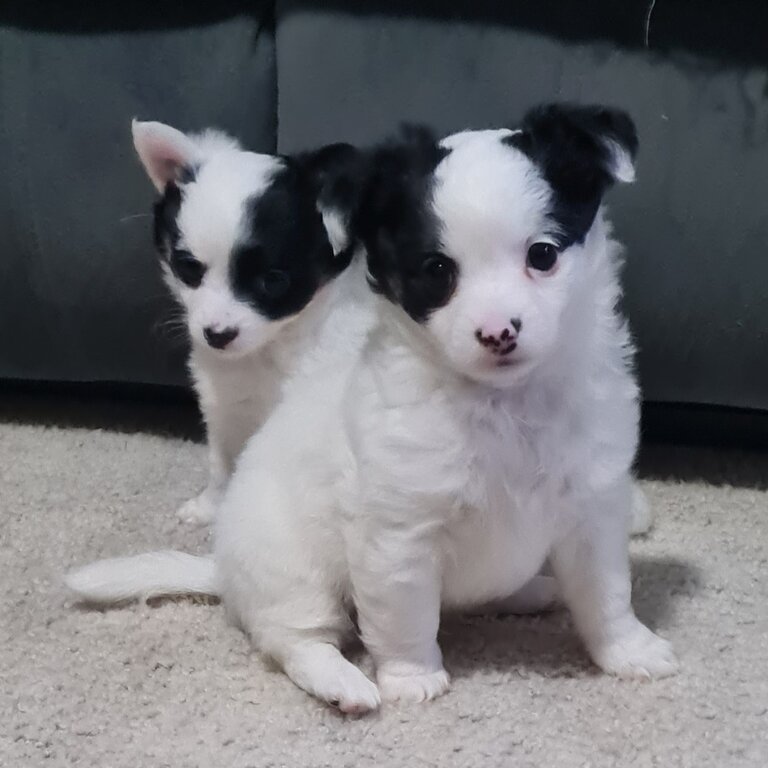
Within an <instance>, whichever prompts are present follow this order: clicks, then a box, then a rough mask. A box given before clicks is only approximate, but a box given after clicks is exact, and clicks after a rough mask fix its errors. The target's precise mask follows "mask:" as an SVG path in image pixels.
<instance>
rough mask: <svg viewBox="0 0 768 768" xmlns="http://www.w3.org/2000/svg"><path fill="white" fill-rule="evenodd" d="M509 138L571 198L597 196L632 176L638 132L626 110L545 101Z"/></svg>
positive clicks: (559, 190)
mask: <svg viewBox="0 0 768 768" xmlns="http://www.w3.org/2000/svg"><path fill="white" fill-rule="evenodd" d="M507 142H508V143H509V144H511V145H513V146H515V147H517V148H518V149H520V150H521V151H523V152H525V154H527V155H528V156H529V157H530V158H531V159H532V160H533V161H534V162H535V163H536V164H537V165H539V166H540V167H541V169H542V171H543V173H544V176H545V178H546V179H547V181H548V182H549V183H550V184H551V185H552V186H553V187H554V188H555V189H556V190H557V191H558V193H560V194H562V195H564V196H565V197H566V198H569V199H571V200H578V199H582V200H584V199H594V198H597V199H598V200H599V199H600V198H601V197H602V195H603V193H604V192H605V191H606V189H608V187H610V186H611V185H612V184H613V183H614V182H617V181H619V182H632V181H634V180H635V155H636V154H637V143H638V142H637V131H636V129H635V125H634V123H633V122H632V119H631V118H630V117H629V115H628V114H627V113H626V112H623V111H622V110H619V109H612V108H609V107H602V106H578V105H570V104H548V105H544V106H541V107H538V108H536V109H533V110H531V111H530V112H528V113H527V114H526V116H525V117H524V119H523V124H522V127H521V130H519V131H516V132H515V133H513V134H512V135H511V136H509V137H508V139H507Z"/></svg>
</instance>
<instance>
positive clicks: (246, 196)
mask: <svg viewBox="0 0 768 768" xmlns="http://www.w3.org/2000/svg"><path fill="white" fill-rule="evenodd" d="M133 139H134V145H135V147H136V151H137V152H138V155H139V158H140V159H141V161H142V163H143V165H144V168H145V169H146V171H147V174H148V175H149V178H150V179H151V180H152V182H153V184H154V185H155V187H156V189H157V190H158V192H159V193H160V195H161V197H160V200H159V201H158V202H157V203H156V205H155V209H154V217H155V224H154V233H155V245H156V247H157V250H158V252H159V254H160V261H161V265H162V268H163V272H164V276H165V280H166V283H167V284H168V287H169V288H170V290H171V292H172V294H173V296H174V297H175V298H176V300H177V301H178V303H179V304H180V306H181V307H182V308H183V310H184V317H185V323H186V327H187V331H188V335H189V339H190V342H191V350H190V357H189V369H190V372H191V375H192V380H193V383H194V386H195V389H196V392H197V395H198V398H199V403H200V408H201V410H202V413H203V416H204V419H205V423H206V426H207V431H208V443H209V449H210V480H209V483H208V487H207V488H206V489H205V490H204V491H203V492H202V493H201V494H200V495H199V496H197V497H195V498H193V499H191V500H190V501H188V502H187V503H186V504H184V505H183V506H182V507H181V509H180V510H179V515H180V517H181V518H182V519H184V520H186V521H189V522H198V523H207V522H209V521H210V520H211V519H212V517H213V515H214V511H215V509H216V507H217V505H218V502H219V500H220V497H221V494H222V492H223V490H224V487H225V485H226V482H227V480H228V478H229V476H230V474H231V472H232V469H233V467H234V462H235V460H236V458H237V456H238V455H239V454H240V451H241V450H242V447H243V445H244V444H245V442H246V440H247V439H248V438H249V437H250V436H251V435H252V434H253V433H254V432H255V431H256V430H257V429H258V428H259V426H260V425H261V424H262V422H263V421H264V419H265V417H266V416H267V414H268V413H269V412H270V410H271V408H272V407H273V405H274V403H275V401H276V399H277V397H278V392H279V390H280V387H281V386H282V383H283V381H284V380H285V378H286V376H288V375H290V373H291V372H292V370H293V369H294V368H295V367H296V366H297V364H299V362H300V351H301V349H304V348H305V347H306V346H307V345H308V344H310V343H311V338H312V333H313V332H312V328H313V325H314V324H315V323H316V322H317V318H315V317H309V316H307V317H306V318H304V322H297V318H298V317H300V316H301V315H302V313H303V312H306V311H307V308H308V307H309V305H310V304H312V302H313V299H314V298H315V297H316V295H317V294H318V292H319V291H320V290H321V289H322V288H323V286H325V285H326V284H327V283H328V282H329V281H330V280H332V279H333V278H334V277H336V276H337V275H338V274H339V273H340V272H342V270H344V269H345V268H346V266H347V265H348V264H349V261H350V258H351V254H352V248H351V247H350V245H349V243H348V240H347V235H346V220H347V218H348V215H349V206H350V204H351V202H352V196H351V187H350V184H349V182H350V181H351V180H353V179H354V173H353V168H354V165H355V163H356V161H357V156H358V153H357V152H356V151H355V150H354V149H353V148H352V147H350V146H349V145H333V146H330V147H325V148H323V149H321V150H319V151H317V152H313V153H308V154H303V155H299V156H295V157H284V156H274V155H266V154H256V153H254V152H246V151H244V150H243V149H241V147H240V146H239V144H238V143H237V142H236V141H235V140H233V139H232V138H230V137H228V136H226V135H225V134H223V133H220V132H218V131H212V130H209V131H206V132H204V133H202V134H199V135H187V134H184V133H182V132H181V131H178V130H176V129H175V128H171V127H170V126H167V125H163V124H161V123H154V122H138V121H134V123H133Z"/></svg>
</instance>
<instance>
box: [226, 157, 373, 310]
mask: <svg viewBox="0 0 768 768" xmlns="http://www.w3.org/2000/svg"><path fill="white" fill-rule="evenodd" d="M358 160H359V155H358V153H357V151H356V150H354V149H353V148H352V147H350V146H348V145H334V146H333V147H326V148H324V149H322V150H319V151H318V152H316V153H312V154H306V155H301V156H298V157H296V158H284V161H285V165H284V167H283V168H282V169H281V170H279V171H278V172H277V173H276V174H275V176H274V178H273V179H272V182H271V184H270V185H269V187H268V188H267V190H266V191H265V192H264V193H263V194H262V195H260V196H259V197H256V198H254V199H253V200H252V201H251V202H250V211H249V214H248V230H249V234H248V236H247V238H246V240H245V241H244V242H242V243H241V244H240V245H238V246H237V247H236V249H235V251H234V253H233V254H232V258H231V260H230V282H231V285H232V288H233V291H234V293H235V295H236V296H238V297H239V298H240V299H242V300H243V301H246V302H248V303H249V304H250V305H251V306H252V307H253V308H254V309H255V310H256V311H257V312H259V313H260V314H262V315H264V316H265V317H267V318H270V319H272V320H277V319H280V318H283V317H288V316H290V315H293V314H296V313H297V312H299V311H300V310H301V309H303V308H304V307H305V306H306V305H307V304H308V303H309V301H310V299H311V298H312V297H313V296H314V295H315V293H316V292H317V290H318V289H319V288H320V287H322V286H323V285H324V284H325V283H326V282H328V280H330V279H331V278H333V277H335V276H336V275H338V274H339V273H340V272H342V271H343V270H344V269H345V268H346V267H347V266H348V265H349V263H350V261H351V258H352V254H353V251H354V247H353V245H350V247H348V248H346V249H345V250H344V251H342V252H341V253H340V254H337V255H336V256H334V254H333V250H332V248H331V244H330V242H329V239H328V235H327V233H326V230H325V227H324V225H323V220H322V216H321V214H320V212H319V211H318V201H321V202H322V201H323V200H326V201H328V202H329V203H330V201H333V204H334V205H337V206H338V210H339V214H340V215H341V216H342V217H344V218H348V217H349V207H350V206H351V204H352V199H353V197H355V195H354V193H353V191H351V190H354V189H355V185H356V183H357V182H356V179H358V178H359V176H358V171H357V163H358ZM277 273H280V280H279V281H276V274H277ZM277 282H279V287H280V290H276V289H275V288H276V285H277Z"/></svg>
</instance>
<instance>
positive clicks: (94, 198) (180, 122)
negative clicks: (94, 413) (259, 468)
mask: <svg viewBox="0 0 768 768" xmlns="http://www.w3.org/2000/svg"><path fill="white" fill-rule="evenodd" d="M2 5H3V9H2V10H1V11H0V168H1V169H2V172H1V173H0V237H1V238H2V241H1V242H2V246H0V249H1V252H0V328H2V329H3V330H2V333H0V377H6V378H26V379H51V380H80V381H98V380H107V381H129V382H130V381H134V382H145V383H169V382H179V381H182V380H183V376H184V374H183V368H182V366H181V365H180V364H179V357H180V354H181V353H182V350H183V344H181V345H180V344H178V343H176V344H174V343H173V340H172V339H171V338H170V337H171V336H172V335H173V334H172V333H167V332H165V331H164V330H163V322H164V320H166V319H168V317H169V314H170V312H171V308H170V304H169V302H168V301H167V299H166V297H165V290H164V287H163V285H162V283H161V281H160V277H159V270H158V268H157V263H156V259H155V256H154V253H153V251H152V245H151V219H150V218H149V217H148V214H149V212H150V210H151V204H152V201H153V197H154V190H153V188H152V187H151V185H150V183H149V182H148V180H147V179H146V177H145V175H144V172H143V171H142V169H141V166H140V165H139V163H138V161H137V160H136V158H135V155H134V151H133V148H132V144H131V134H130V121H131V118H132V117H134V116H136V117H140V118H142V119H151V120H162V121H168V122H172V123H173V124H174V125H177V126H178V127H180V128H182V129H190V130H191V129H200V128H203V127H206V126H208V125H211V124H213V125H217V126H220V127H222V128H224V129H227V130H229V131H232V132H233V133H235V134H236V135H238V136H239V137H241V138H242V139H243V140H244V142H245V143H246V144H247V145H248V146H249V147H251V148H253V149H255V150H261V151H273V150H274V146H275V87H274V38H273V28H272V23H271V18H272V11H271V3H265V2H240V3H233V2H230V1H229V0H225V2H220V3H216V4H211V3H183V4H182V3H167V2H153V3H150V2H146V1H145V0H141V1H140V2H136V3H130V4H129V7H128V6H125V4H117V5H116V6H113V5H111V4H103V5H102V6H101V7H99V4H94V3H91V2H67V3H62V4H59V5H58V6H54V4H51V3H39V2H28V1H27V0H24V1H23V2H9V3H7V4H6V3H3V4H2Z"/></svg>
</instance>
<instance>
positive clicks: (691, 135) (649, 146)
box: [0, 0, 768, 410]
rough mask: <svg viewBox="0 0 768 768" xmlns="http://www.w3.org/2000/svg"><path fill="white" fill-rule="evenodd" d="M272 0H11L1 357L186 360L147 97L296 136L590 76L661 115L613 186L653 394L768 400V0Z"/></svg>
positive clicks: (627, 101) (265, 146)
mask: <svg viewBox="0 0 768 768" xmlns="http://www.w3.org/2000/svg"><path fill="white" fill-rule="evenodd" d="M273 5H274V3H273V2H269V1H268V0H264V1H263V2H259V1H258V0H221V1H220V2H218V3H215V4H213V3H210V2H205V1H204V0H188V1H187V2H184V3H181V2H178V0H154V2H150V0H136V1H135V2H131V3H122V4H110V3H94V2H91V1H89V0H68V2H66V3H56V2H44V1H43V0H4V2H1V3H0V379H2V378H5V379H12V378H16V379H29V380H46V379H47V380H53V381H65V380H74V381H100V380H101V381H119V382H136V383H173V382H179V381H181V380H183V370H182V367H181V364H180V356H181V352H182V346H181V345H177V346H174V345H172V344H171V342H170V340H169V338H168V336H169V334H168V333H165V332H163V331H161V330H158V327H157V326H158V324H159V323H161V322H162V321H163V320H164V319H165V318H167V316H168V311H169V303H168V302H167V300H166V299H165V291H164V288H163V286H162V285H161V283H160V280H159V275H158V271H157V268H156V263H155V259H154V255H153V253H152V249H151V245H150V220H149V219H148V218H142V217H143V216H145V215H146V214H147V213H148V211H149V206H150V203H151V200H152V194H153V193H152V190H151V188H150V186H149V184H148V182H147V181H146V179H145V178H144V175H143V172H142V171H141V169H140V166H139V164H138V162H137V161H136V159H135V157H134V154H133V150H132V148H131V142H130V133H129V121H130V118H131V117H133V116H138V117H141V118H145V119H159V120H165V121H168V122H171V123H173V124H176V125H178V126H180V127H182V128H185V129H194V128H200V127H203V126H206V125H210V124H218V125H220V126H222V127H223V128H226V129H229V130H231V131H232V132H234V133H235V134H237V135H238V136H239V137H241V138H242V139H243V140H244V141H245V143H246V144H247V145H248V146H250V147H251V148H253V149H256V150H262V151H268V150H272V149H273V148H274V147H275V145H276V143H279V147H280V149H281V150H284V151H290V150H295V149H299V148H306V147H309V146H313V145H316V144H320V143H322V142H326V141H338V140H342V139H347V140H351V141H357V142H367V141H370V140H373V139H378V138H380V137H382V136H384V135H386V134H387V133H389V132H391V131H392V129H393V128H394V127H395V126H396V125H397V123H398V122H399V121H401V120H411V121H424V122H428V123H431V124H433V125H435V127H436V128H438V129H439V130H442V131H446V132H447V131H450V130H455V129H459V128H464V127H482V126H487V125H500V124H504V123H510V122H514V120H515V119H517V118H518V117H519V116H520V115H521V114H522V113H523V111H524V110H525V109H526V108H528V107H529V106H531V105H533V104H536V103H539V102H541V101H544V100H552V99H566V98H570V99H576V100H580V101H606V102H612V103H614V104H617V105H619V106H623V107H625V108H627V109H629V110H630V111H631V112H632V114H633V115H634V117H635V118H636V120H637V122H638V126H639V129H640V136H641V154H640V162H639V169H638V170H639V181H638V183H637V184H636V185H635V186H634V187H631V188H624V189H621V190H617V191H616V192H613V193H611V196H610V200H609V202H610V203H611V206H612V209H613V217H614V219H615V221H616V225H617V229H618V233H619V235H620V237H621V239H622V240H624V241H625V242H626V243H627V245H628V266H627V272H626V283H627V286H628V297H627V306H628V310H629V312H630V315H631V318H632V322H633V326H634V328H635V331H636V334H637V337H638V341H639V345H640V348H641V355H640V366H641V374H642V380H643V384H644V388H645V394H646V397H647V398H649V399H651V400H655V401H659V402H672V401H677V402H684V403H704V404H717V405H726V406H740V407H748V408H755V409H763V410H768V355H766V354H765V350H766V348H767V347H768V344H767V343H766V342H767V341H768V339H767V338H766V336H767V327H768V300H767V299H766V296H767V294H768V259H766V258H765V255H764V254H765V252H766V249H767V248H768V245H767V243H768V205H766V202H765V201H766V199H768V194H767V193H768V151H766V145H767V143H768V47H767V46H766V45H765V40H766V39H768V14H767V13H766V12H765V3H764V0H742V2H739V3H726V2H723V0H699V2H697V3H691V2H690V1H689V0H664V2H656V3H652V2H651V0H624V1H623V2H616V0H581V1H580V2H578V3H570V2H566V0H537V2H531V0H506V1H505V2H498V1H497V0H474V1H470V0H421V1H420V2H407V1H406V0H366V2H363V3H361V2H353V0H329V1H328V2H323V3H319V2H306V1H305V2H302V0H278V1H277V5H276V8H275V9H273ZM649 11H651V13H650V15H649ZM273 19H274V20H273ZM275 25H276V30H275V28H274V27H275ZM274 35H276V39H275V37H274ZM276 131H278V133H279V137H276Z"/></svg>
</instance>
